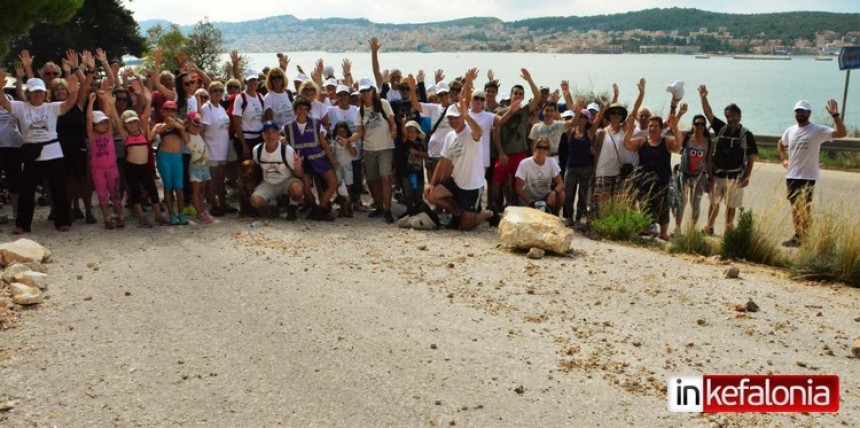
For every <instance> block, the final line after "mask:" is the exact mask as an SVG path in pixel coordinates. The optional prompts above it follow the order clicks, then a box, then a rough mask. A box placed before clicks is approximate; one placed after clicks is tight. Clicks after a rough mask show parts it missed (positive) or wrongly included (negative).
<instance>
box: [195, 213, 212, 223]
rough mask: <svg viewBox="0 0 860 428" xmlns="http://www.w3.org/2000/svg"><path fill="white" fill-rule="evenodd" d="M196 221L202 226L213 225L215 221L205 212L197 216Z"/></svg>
mask: <svg viewBox="0 0 860 428" xmlns="http://www.w3.org/2000/svg"><path fill="white" fill-rule="evenodd" d="M196 220H197V222H198V223H200V224H209V223H212V221H213V220H215V219H214V218H212V216H210V215H209V213H207V212H203V213H202V214H198V215H197V218H196Z"/></svg>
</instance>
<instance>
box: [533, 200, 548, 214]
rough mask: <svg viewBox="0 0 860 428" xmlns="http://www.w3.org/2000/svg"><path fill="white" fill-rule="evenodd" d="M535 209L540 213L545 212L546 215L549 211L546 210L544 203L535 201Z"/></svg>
mask: <svg viewBox="0 0 860 428" xmlns="http://www.w3.org/2000/svg"><path fill="white" fill-rule="evenodd" d="M535 208H536V209H538V210H540V211H543V212H545V213H548V212H549V210H548V209H547V207H546V202H544V201H537V202H535Z"/></svg>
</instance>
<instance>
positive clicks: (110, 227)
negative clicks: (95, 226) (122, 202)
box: [105, 219, 115, 230]
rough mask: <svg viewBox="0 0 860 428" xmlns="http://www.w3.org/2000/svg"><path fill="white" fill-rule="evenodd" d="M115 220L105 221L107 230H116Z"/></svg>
mask: <svg viewBox="0 0 860 428" xmlns="http://www.w3.org/2000/svg"><path fill="white" fill-rule="evenodd" d="M114 227H115V226H114V224H113V219H110V220H105V229H107V230H113V229H114Z"/></svg>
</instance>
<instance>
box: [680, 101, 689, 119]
mask: <svg viewBox="0 0 860 428" xmlns="http://www.w3.org/2000/svg"><path fill="white" fill-rule="evenodd" d="M687 107H688V106H687V103H681V108H680V109H679V110H678V117H681V116H683V115H684V113H686V112H687Z"/></svg>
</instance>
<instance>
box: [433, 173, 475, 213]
mask: <svg viewBox="0 0 860 428" xmlns="http://www.w3.org/2000/svg"><path fill="white" fill-rule="evenodd" d="M442 186H444V187H445V188H446V189H448V191H449V192H451V194H452V195H454V202H455V203H456V204H457V207H458V208H460V209H461V210H463V211H471V212H478V202H480V201H481V189H473V190H464V189H461V188H460V186H457V183H456V182H455V181H454V177H448V178H447V179H446V180H445V181H443V182H442Z"/></svg>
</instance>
